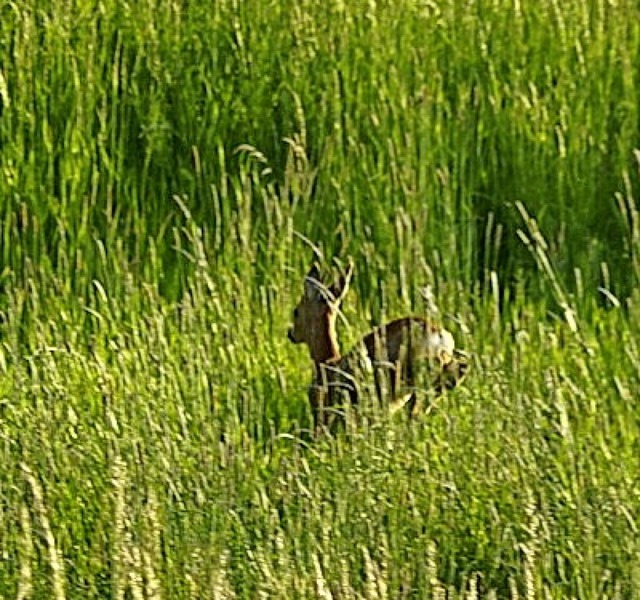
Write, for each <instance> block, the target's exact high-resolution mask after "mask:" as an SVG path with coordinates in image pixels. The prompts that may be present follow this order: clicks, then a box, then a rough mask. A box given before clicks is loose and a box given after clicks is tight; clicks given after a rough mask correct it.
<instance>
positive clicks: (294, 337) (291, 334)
mask: <svg viewBox="0 0 640 600" xmlns="http://www.w3.org/2000/svg"><path fill="white" fill-rule="evenodd" d="M287 337H288V338H289V341H290V342H293V343H294V344H297V343H299V342H298V340H297V339H296V336H295V335H293V327H291V328H290V329H289V331H288V332H287Z"/></svg>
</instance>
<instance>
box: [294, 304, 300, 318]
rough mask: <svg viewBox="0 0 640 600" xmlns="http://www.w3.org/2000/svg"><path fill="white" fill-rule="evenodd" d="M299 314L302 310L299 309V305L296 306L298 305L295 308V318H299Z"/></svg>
mask: <svg viewBox="0 0 640 600" xmlns="http://www.w3.org/2000/svg"><path fill="white" fill-rule="evenodd" d="M299 314H300V311H299V310H298V307H297V306H296V307H295V308H294V309H293V318H294V319H297V318H298V315H299Z"/></svg>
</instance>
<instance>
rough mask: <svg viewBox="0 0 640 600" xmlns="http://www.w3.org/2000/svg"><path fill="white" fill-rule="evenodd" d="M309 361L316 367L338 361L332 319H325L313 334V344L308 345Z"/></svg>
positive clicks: (333, 321)
mask: <svg viewBox="0 0 640 600" xmlns="http://www.w3.org/2000/svg"><path fill="white" fill-rule="evenodd" d="M309 351H310V354H311V359H312V360H313V362H314V363H315V364H316V366H317V365H319V364H321V363H326V362H332V361H337V360H339V359H340V346H339V345H338V337H337V335H336V324H335V320H334V319H330V318H329V319H327V320H326V321H324V323H323V324H322V327H318V329H317V330H316V331H315V332H314V335H313V342H312V343H311V344H309Z"/></svg>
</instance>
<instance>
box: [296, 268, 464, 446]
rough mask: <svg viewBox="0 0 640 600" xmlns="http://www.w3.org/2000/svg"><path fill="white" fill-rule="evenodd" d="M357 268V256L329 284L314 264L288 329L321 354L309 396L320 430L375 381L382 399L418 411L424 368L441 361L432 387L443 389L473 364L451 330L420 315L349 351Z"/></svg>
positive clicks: (316, 355)
mask: <svg viewBox="0 0 640 600" xmlns="http://www.w3.org/2000/svg"><path fill="white" fill-rule="evenodd" d="M353 268H354V267H353V263H352V262H349V264H348V266H347V268H346V270H344V271H343V272H342V274H341V276H340V277H339V279H338V280H337V281H335V282H334V283H332V284H330V285H327V284H325V283H324V282H323V280H322V278H321V276H320V268H319V265H318V264H317V263H314V264H313V265H312V266H311V268H310V270H309V272H308V273H307V275H306V276H305V279H304V286H303V294H302V298H301V299H300V301H299V302H298V304H297V306H296V307H295V308H294V311H293V324H292V326H291V328H290V329H289V331H288V337H289V340H290V341H291V342H293V343H294V344H306V345H307V346H308V348H309V354H310V356H311V360H312V361H313V379H312V382H311V385H310V386H309V402H310V405H311V410H312V413H313V426H314V432H315V433H316V434H319V433H321V432H322V431H323V430H326V429H332V428H333V425H334V424H335V423H336V422H337V421H338V420H339V419H340V417H339V416H338V415H339V414H340V409H341V407H344V406H346V405H347V404H351V405H357V404H358V401H359V399H360V392H361V390H362V389H363V388H365V387H366V386H368V385H371V384H372V385H371V387H373V388H374V389H375V393H376V396H377V397H378V399H379V400H384V399H385V396H386V400H387V402H388V404H389V407H390V409H391V411H392V412H395V411H396V410H398V409H399V408H402V407H405V406H406V407H407V409H408V412H409V414H410V415H411V416H415V415H416V414H417V413H418V410H419V403H418V398H417V395H416V388H415V379H416V375H417V372H418V371H419V370H420V368H421V367H425V366H426V367H427V368H428V369H430V370H433V369H434V367H435V371H436V376H435V378H434V380H433V381H432V384H431V387H432V388H433V390H434V392H435V393H436V394H437V395H441V394H442V393H443V392H445V391H446V390H451V389H453V388H455V387H456V386H457V385H458V384H459V383H460V382H461V381H462V379H464V377H465V375H466V372H467V370H468V365H469V362H468V360H467V356H466V354H465V353H463V352H461V351H459V350H456V348H455V343H454V339H453V335H452V334H451V332H449V331H448V330H447V329H445V328H443V327H440V326H438V325H435V324H433V323H431V322H429V321H428V320H426V319H424V318H422V317H418V316H409V317H403V318H400V319H396V320H393V321H390V322H388V323H386V324H384V325H381V326H379V327H377V328H375V329H373V330H372V331H370V332H369V333H367V334H366V335H365V336H364V337H363V338H362V339H361V340H360V341H359V342H358V343H356V345H355V346H354V348H353V349H352V350H351V351H349V352H348V353H347V354H345V355H342V354H341V353H340V346H339V344H338V338H337V333H336V323H337V317H338V315H339V312H340V305H341V303H342V301H343V299H344V297H345V295H346V293H347V291H348V289H349V284H350V281H351V278H352V275H353Z"/></svg>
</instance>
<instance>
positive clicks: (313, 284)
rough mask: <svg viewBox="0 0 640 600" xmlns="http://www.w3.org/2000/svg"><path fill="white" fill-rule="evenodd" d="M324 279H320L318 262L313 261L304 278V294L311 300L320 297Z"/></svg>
mask: <svg viewBox="0 0 640 600" xmlns="http://www.w3.org/2000/svg"><path fill="white" fill-rule="evenodd" d="M321 286H322V280H321V279H320V268H319V267H318V263H313V265H312V266H311V268H310V269H309V272H308V273H307V275H306V277H305V278H304V294H305V296H306V297H307V298H309V299H310V300H313V299H315V298H317V297H318V294H319V293H320V288H321Z"/></svg>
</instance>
